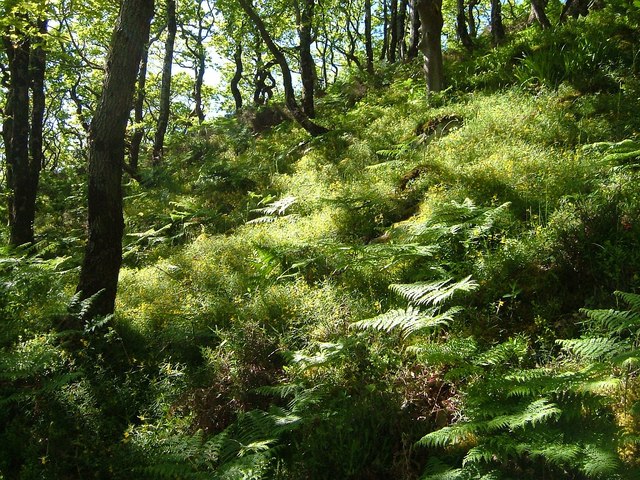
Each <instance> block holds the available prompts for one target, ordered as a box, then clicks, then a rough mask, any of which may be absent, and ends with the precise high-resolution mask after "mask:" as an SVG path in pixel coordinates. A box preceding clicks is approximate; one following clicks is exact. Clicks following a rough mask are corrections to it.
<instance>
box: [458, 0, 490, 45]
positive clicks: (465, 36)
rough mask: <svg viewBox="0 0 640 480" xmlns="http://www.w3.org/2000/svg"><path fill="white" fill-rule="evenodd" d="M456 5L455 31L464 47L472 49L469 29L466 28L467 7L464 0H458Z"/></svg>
mask: <svg viewBox="0 0 640 480" xmlns="http://www.w3.org/2000/svg"><path fill="white" fill-rule="evenodd" d="M491 1H492V2H493V1H494V0H491ZM457 6H458V9H457V15H456V33H457V34H458V38H459V39H460V43H462V45H463V46H464V48H466V49H467V50H469V51H471V50H473V40H471V35H469V29H468V28H467V7H466V5H465V3H464V0H458V3H457ZM492 18H493V17H492Z"/></svg>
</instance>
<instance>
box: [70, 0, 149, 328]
mask: <svg viewBox="0 0 640 480" xmlns="http://www.w3.org/2000/svg"><path fill="white" fill-rule="evenodd" d="M153 3H154V2H153V0H124V1H123V2H122V5H121V7H120V14H119V16H118V21H117V23H116V27H115V31H114V33H113V35H112V37H111V44H110V51H109V55H108V58H107V63H106V72H105V79H104V84H103V89H102V95H101V97H100V101H99V103H98V106H97V108H96V111H95V114H94V117H93V120H92V122H91V127H90V134H89V166H88V173H89V188H88V200H89V219H88V240H87V245H86V250H85V256H84V261H83V263H82V268H81V270H80V279H79V283H78V289H77V290H78V292H80V298H81V299H87V298H90V297H94V296H95V298H94V299H93V300H92V302H91V308H89V309H88V311H87V312H86V317H85V318H83V319H79V320H80V321H84V320H86V319H88V318H91V317H93V316H95V315H108V314H110V313H113V311H114V308H115V298H116V291H117V286H118V275H119V272H120V265H121V263H122V234H123V231H124V220H123V216H122V185H121V182H122V166H123V163H124V150H125V131H126V127H127V121H128V119H129V112H130V110H131V104H132V100H133V95H134V90H135V83H136V76H137V74H138V68H139V66H140V60H141V58H142V52H143V50H144V46H145V44H146V43H147V41H148V40H149V26H150V23H151V17H152V16H153ZM82 326H83V325H82V323H81V324H79V325H73V327H76V328H78V329H80V328H82Z"/></svg>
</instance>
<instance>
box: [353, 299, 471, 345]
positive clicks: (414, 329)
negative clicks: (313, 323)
mask: <svg viewBox="0 0 640 480" xmlns="http://www.w3.org/2000/svg"><path fill="white" fill-rule="evenodd" d="M460 310H461V309H460V308H457V307H454V308H451V309H449V310H447V311H446V312H444V313H440V314H437V313H436V311H435V309H431V310H430V311H427V312H424V311H421V310H419V309H417V308H415V307H412V306H409V307H407V308H406V309H398V310H391V311H389V312H386V313H383V314H382V315H378V316H377V317H374V318H370V319H367V320H361V321H359V322H356V323H354V324H352V325H351V327H352V328H356V329H360V330H367V329H371V330H378V331H382V332H387V333H389V332H393V331H396V330H399V331H400V333H401V334H402V336H403V337H404V338H407V337H409V336H411V335H413V334H415V333H418V332H422V331H424V330H433V329H435V328H438V327H441V326H447V325H449V322H450V321H452V320H453V316H454V315H455V314H457V313H458V312H460Z"/></svg>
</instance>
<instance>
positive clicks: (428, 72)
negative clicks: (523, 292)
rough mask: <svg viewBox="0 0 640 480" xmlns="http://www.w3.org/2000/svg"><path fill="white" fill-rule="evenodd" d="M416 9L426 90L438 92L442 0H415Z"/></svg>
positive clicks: (441, 78)
mask: <svg viewBox="0 0 640 480" xmlns="http://www.w3.org/2000/svg"><path fill="white" fill-rule="evenodd" d="M416 9H417V10H418V14H419V15H420V24H421V25H422V26H421V28H420V30H421V35H422V39H421V40H420V50H421V51H422V53H423V55H424V72H425V77H426V80H427V90H428V92H429V93H431V92H439V91H440V90H442V89H443V87H444V66H443V61H442V27H443V25H444V20H443V17H442V0H416Z"/></svg>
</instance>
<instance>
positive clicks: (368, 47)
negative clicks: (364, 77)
mask: <svg viewBox="0 0 640 480" xmlns="http://www.w3.org/2000/svg"><path fill="white" fill-rule="evenodd" d="M371 30H372V27H371V0H364V49H365V53H366V56H367V73H368V74H369V75H373V40H372V38H371Z"/></svg>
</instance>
